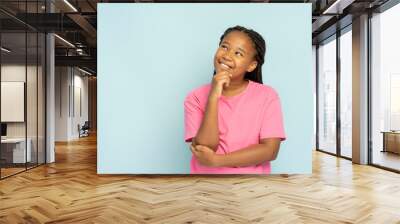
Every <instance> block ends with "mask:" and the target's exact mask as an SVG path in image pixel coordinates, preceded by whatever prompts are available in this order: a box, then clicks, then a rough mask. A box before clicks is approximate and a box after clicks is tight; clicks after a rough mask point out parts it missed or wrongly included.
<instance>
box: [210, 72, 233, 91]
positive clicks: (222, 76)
mask: <svg viewBox="0 0 400 224" xmlns="http://www.w3.org/2000/svg"><path fill="white" fill-rule="evenodd" d="M231 78H232V74H231V73H229V72H227V71H224V72H221V73H219V74H217V75H215V76H214V80H215V81H216V82H217V83H218V84H219V85H221V86H225V87H228V86H229V84H230V82H231Z"/></svg>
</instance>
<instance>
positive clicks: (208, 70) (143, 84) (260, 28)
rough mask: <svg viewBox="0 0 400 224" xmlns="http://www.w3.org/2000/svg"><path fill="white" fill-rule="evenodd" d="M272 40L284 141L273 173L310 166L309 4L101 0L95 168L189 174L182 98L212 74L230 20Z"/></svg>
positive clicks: (271, 73) (270, 77)
mask: <svg viewBox="0 0 400 224" xmlns="http://www.w3.org/2000/svg"><path fill="white" fill-rule="evenodd" d="M234 25H242V26H245V27H248V28H252V29H254V30H256V31H257V32H259V33H260V34H261V35H262V36H263V37H264V39H265V40H266V43H267V51H266V58H265V61H266V62H265V64H264V65H263V81H264V83H265V84H268V85H270V86H272V87H274V88H275V89H276V90H277V91H278V93H279V95H280V98H281V103H282V108H283V112H284V124H285V130H286V135H287V140H286V141H285V142H283V143H282V145H281V149H280V151H279V155H278V158H277V160H275V161H273V162H272V173H288V174H291V173H311V170H312V169H311V167H312V164H311V163H312V159H311V158H312V154H311V152H312V146H313V144H312V135H313V77H312V67H311V66H312V62H311V51H312V50H311V4H262V3H250V4H249V3H235V4H233V3H232V4H228V3H223V4H215V3H214V4H148V3H144V4H98V79H97V80H98V130H99V132H98V153H97V160H98V166H97V169H98V173H99V174H187V173H189V172H190V167H189V164H190V158H191V152H190V150H189V148H188V146H187V143H185V142H184V135H183V132H184V124H183V122H184V116H183V110H184V109H183V101H184V98H185V96H186V94H187V93H188V92H189V91H190V90H192V89H194V88H196V87H198V86H200V85H202V84H205V83H209V82H210V81H211V78H212V73H213V70H214V68H213V57H214V53H215V51H216V49H217V47H218V43H219V38H220V36H221V35H222V34H223V32H224V31H225V30H226V29H227V28H228V27H231V26H234Z"/></svg>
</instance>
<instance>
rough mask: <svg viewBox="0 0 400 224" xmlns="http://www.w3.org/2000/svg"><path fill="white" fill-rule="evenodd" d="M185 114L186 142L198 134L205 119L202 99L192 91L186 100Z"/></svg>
mask: <svg viewBox="0 0 400 224" xmlns="http://www.w3.org/2000/svg"><path fill="white" fill-rule="evenodd" d="M184 107H185V111H184V116H185V142H191V141H192V138H193V137H195V136H196V134H197V131H198V130H199V128H200V125H201V121H202V119H203V110H202V109H201V106H200V100H199V99H198V98H197V97H196V96H195V94H194V93H193V92H192V93H190V94H189V95H188V96H187V97H186V99H185V102H184Z"/></svg>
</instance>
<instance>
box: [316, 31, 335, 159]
mask: <svg viewBox="0 0 400 224" xmlns="http://www.w3.org/2000/svg"><path fill="white" fill-rule="evenodd" d="M317 63H318V101H319V102H318V115H319V119H318V148H319V150H322V151H326V152H330V153H334V154H336V37H335V36H333V37H331V38H329V39H328V40H327V41H326V42H325V43H322V44H320V45H319V47H318V62H317Z"/></svg>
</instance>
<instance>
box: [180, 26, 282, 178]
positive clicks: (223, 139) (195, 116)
mask: <svg viewBox="0 0 400 224" xmlns="http://www.w3.org/2000/svg"><path fill="white" fill-rule="evenodd" d="M264 55H265V41H264V39H263V38H262V36H261V35H260V34H258V33H257V32H255V31H253V30H251V29H247V28H244V27H241V26H235V27H231V28H229V29H227V30H226V31H225V33H224V34H223V35H222V36H221V38H220V43H219V47H218V49H217V52H216V53H215V56H214V68H215V73H214V77H213V79H212V83H211V84H207V85H203V86H201V87H199V88H197V89H195V90H193V91H191V92H190V93H189V94H188V96H187V97H186V99H185V102H184V106H185V141H186V142H192V144H191V146H190V148H191V151H192V153H193V156H192V160H191V163H190V170H191V173H192V174H199V173H202V174H206V173H207V174H210V173H212V174H244V173H246V174H269V173H270V170H271V168H270V163H269V161H271V160H274V159H275V158H276V156H277V155H278V150H279V146H280V142H281V141H282V140H284V139H285V132H284V128H283V118H282V111H281V106H280V100H279V96H278V94H277V93H276V91H275V90H274V89H273V88H271V87H269V86H266V85H263V84H262V75H261V66H262V64H263V63H264Z"/></svg>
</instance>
